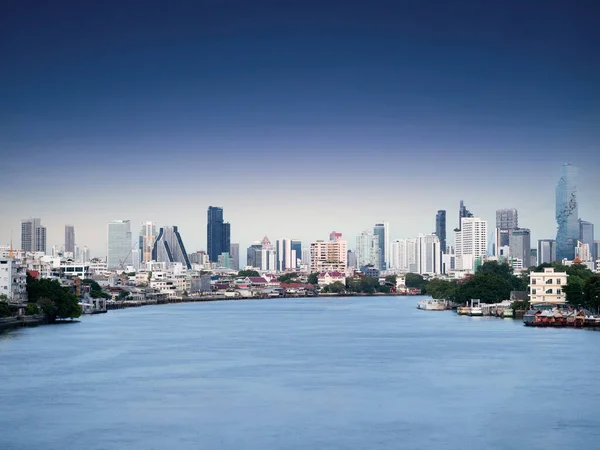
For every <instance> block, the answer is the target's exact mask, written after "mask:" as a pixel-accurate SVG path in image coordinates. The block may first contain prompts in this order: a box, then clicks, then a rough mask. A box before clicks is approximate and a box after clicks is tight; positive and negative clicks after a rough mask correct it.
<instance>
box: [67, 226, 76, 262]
mask: <svg viewBox="0 0 600 450" xmlns="http://www.w3.org/2000/svg"><path fill="white" fill-rule="evenodd" d="M65 252H67V253H71V254H72V255H73V256H75V227H74V226H73V225H65Z"/></svg>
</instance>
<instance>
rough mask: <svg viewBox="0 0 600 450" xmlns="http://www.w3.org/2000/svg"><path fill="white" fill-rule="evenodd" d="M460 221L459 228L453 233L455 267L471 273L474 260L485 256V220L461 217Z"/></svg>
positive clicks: (480, 259)
mask: <svg viewBox="0 0 600 450" xmlns="http://www.w3.org/2000/svg"><path fill="white" fill-rule="evenodd" d="M460 222H461V229H460V230H456V231H455V233H454V243H455V255H456V269H457V270H461V271H464V272H467V273H473V272H474V271H475V263H476V261H477V260H479V261H483V259H485V258H486V257H487V248H488V232H487V221H485V220H482V219H480V218H478V217H462V218H461V219H460Z"/></svg>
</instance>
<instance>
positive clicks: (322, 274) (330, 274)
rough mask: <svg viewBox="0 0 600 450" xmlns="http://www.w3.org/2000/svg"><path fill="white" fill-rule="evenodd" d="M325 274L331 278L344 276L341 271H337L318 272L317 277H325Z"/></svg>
mask: <svg viewBox="0 0 600 450" xmlns="http://www.w3.org/2000/svg"><path fill="white" fill-rule="evenodd" d="M327 275H329V276H330V277H332V278H340V277H345V275H344V274H343V273H339V272H321V273H320V274H319V278H325V277H326V276H327Z"/></svg>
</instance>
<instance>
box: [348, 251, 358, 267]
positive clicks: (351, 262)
mask: <svg viewBox="0 0 600 450" xmlns="http://www.w3.org/2000/svg"><path fill="white" fill-rule="evenodd" d="M346 261H347V264H348V268H349V269H356V268H357V267H356V253H355V252H353V251H352V250H348V252H347V256H346Z"/></svg>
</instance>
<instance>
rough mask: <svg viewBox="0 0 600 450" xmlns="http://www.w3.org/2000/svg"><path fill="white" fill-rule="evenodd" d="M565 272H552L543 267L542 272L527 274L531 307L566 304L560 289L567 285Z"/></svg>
mask: <svg viewBox="0 0 600 450" xmlns="http://www.w3.org/2000/svg"><path fill="white" fill-rule="evenodd" d="M567 277H568V275H567V273H566V272H554V268H552V267H545V268H544V270H543V272H531V273H530V274H529V292H530V294H529V297H530V302H531V304H532V305H534V304H536V303H552V304H556V305H561V304H564V303H565V302H566V297H565V294H564V293H563V291H562V287H563V286H565V285H566V284H567Z"/></svg>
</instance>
